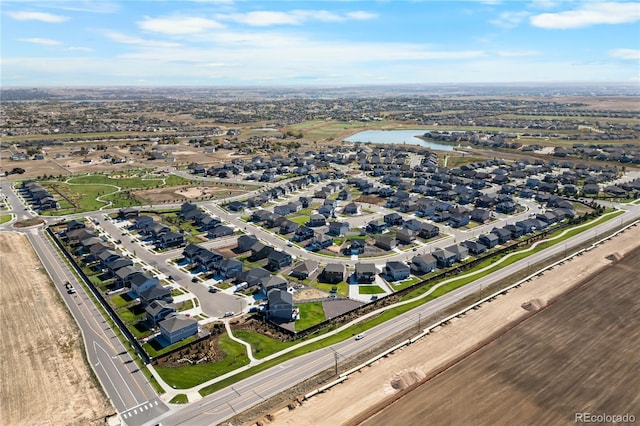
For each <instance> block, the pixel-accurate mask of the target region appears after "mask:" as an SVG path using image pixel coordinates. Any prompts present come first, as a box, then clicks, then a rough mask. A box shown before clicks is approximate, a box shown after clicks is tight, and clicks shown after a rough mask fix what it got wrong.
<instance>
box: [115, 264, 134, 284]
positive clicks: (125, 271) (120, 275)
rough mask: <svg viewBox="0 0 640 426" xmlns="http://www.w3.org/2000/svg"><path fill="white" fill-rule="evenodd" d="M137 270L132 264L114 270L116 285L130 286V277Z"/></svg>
mask: <svg viewBox="0 0 640 426" xmlns="http://www.w3.org/2000/svg"><path fill="white" fill-rule="evenodd" d="M138 272H139V270H138V269H137V268H135V267H133V266H125V267H124V268H120V269H118V270H117V271H116V273H115V277H116V287H117V288H122V287H131V277H133V276H134V275H135V274H137V273H138Z"/></svg>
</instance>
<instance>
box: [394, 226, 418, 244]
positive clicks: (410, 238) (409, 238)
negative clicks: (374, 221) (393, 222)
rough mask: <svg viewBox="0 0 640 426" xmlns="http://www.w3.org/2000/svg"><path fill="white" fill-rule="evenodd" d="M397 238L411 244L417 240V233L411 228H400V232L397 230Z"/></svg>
mask: <svg viewBox="0 0 640 426" xmlns="http://www.w3.org/2000/svg"><path fill="white" fill-rule="evenodd" d="M396 240H398V241H399V242H401V243H404V244H411V243H412V242H414V241H415V240H416V233H415V232H414V231H412V230H411V229H406V228H402V229H399V230H398V232H396Z"/></svg>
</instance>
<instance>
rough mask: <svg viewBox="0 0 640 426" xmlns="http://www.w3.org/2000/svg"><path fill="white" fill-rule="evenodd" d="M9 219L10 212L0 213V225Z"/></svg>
mask: <svg viewBox="0 0 640 426" xmlns="http://www.w3.org/2000/svg"><path fill="white" fill-rule="evenodd" d="M10 220H11V215H10V214H0V225H2V224H3V223H7V222H9V221H10Z"/></svg>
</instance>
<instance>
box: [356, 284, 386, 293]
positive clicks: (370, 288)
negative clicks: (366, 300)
mask: <svg viewBox="0 0 640 426" xmlns="http://www.w3.org/2000/svg"><path fill="white" fill-rule="evenodd" d="M358 292H359V293H360V294H381V293H385V291H384V290H383V289H382V288H380V286H377V285H360V286H359V288H358Z"/></svg>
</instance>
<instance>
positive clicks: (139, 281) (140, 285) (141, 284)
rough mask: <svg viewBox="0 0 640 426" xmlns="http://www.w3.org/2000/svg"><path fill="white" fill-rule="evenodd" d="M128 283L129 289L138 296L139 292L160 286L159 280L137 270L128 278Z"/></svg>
mask: <svg viewBox="0 0 640 426" xmlns="http://www.w3.org/2000/svg"><path fill="white" fill-rule="evenodd" d="M129 284H130V285H131V291H133V292H134V293H135V294H137V295H138V296H139V295H140V293H142V292H143V291H145V290H147V289H150V288H151V287H158V286H160V281H159V280H158V279H157V278H156V277H154V276H151V275H149V274H147V273H146V272H138V273H137V274H134V275H133V276H131V277H130V278H129Z"/></svg>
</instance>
